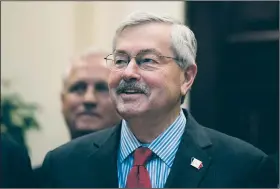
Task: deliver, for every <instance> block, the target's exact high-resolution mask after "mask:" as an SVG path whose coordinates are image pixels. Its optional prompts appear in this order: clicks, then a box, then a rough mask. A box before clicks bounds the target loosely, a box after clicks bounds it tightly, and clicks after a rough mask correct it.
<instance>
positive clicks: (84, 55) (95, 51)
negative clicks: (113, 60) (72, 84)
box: [62, 46, 109, 84]
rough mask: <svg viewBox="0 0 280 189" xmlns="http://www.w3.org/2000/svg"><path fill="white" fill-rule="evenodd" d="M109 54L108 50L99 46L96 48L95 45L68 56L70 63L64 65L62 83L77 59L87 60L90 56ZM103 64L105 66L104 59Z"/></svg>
mask: <svg viewBox="0 0 280 189" xmlns="http://www.w3.org/2000/svg"><path fill="white" fill-rule="evenodd" d="M108 54H109V52H107V51H105V50H104V49H101V48H97V47H95V46H91V47H89V48H87V49H85V50H84V51H82V52H80V53H78V54H77V55H75V56H73V57H71V58H70V63H69V64H68V66H67V67H66V70H65V71H64V73H63V75H62V80H63V84H65V82H66V81H67V79H68V77H69V75H70V73H71V71H72V69H73V67H74V66H75V64H76V63H77V61H78V60H87V59H88V58H90V57H93V56H104V58H105V56H107V55H108ZM104 66H106V61H105V60H104Z"/></svg>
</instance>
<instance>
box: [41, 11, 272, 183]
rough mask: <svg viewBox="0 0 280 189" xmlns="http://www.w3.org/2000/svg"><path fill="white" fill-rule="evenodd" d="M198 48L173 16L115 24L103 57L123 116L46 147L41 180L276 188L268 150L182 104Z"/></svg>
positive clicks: (143, 15) (137, 17)
mask: <svg viewBox="0 0 280 189" xmlns="http://www.w3.org/2000/svg"><path fill="white" fill-rule="evenodd" d="M196 49H197V46H196V39H195V36H194V34H193V32H192V31H191V30H190V29H189V28H188V27H186V26H184V25H183V24H181V23H179V22H177V21H174V20H173V19H171V18H168V17H161V16H157V15H154V14H151V13H134V14H132V15H130V16H129V17H128V18H127V19H126V20H125V21H124V22H123V23H121V25H120V27H119V28H118V30H117V32H116V35H115V38H114V42H113V53H112V54H110V55H108V56H107V57H106V58H105V59H106V60H107V64H108V66H109V67H110V69H111V73H110V76H109V81H108V85H109V89H110V96H111V98H112V100H113V103H114V105H115V107H116V109H117V111H118V113H119V114H120V115H121V116H122V117H123V120H122V122H121V124H118V125H117V126H116V127H113V128H110V129H106V130H103V131H101V132H97V133H94V134H91V135H88V136H86V137H83V138H80V139H78V140H74V141H72V142H71V143H68V144H66V145H64V146H62V147H59V148H58V149H55V150H54V151H52V152H50V153H48V155H47V157H46V159H45V161H44V167H45V170H47V171H46V173H47V178H48V180H47V181H46V185H45V186H48V187H97V188H117V187H120V188H163V187H173V188H189V187H190V188H196V187H205V188H207V187H214V188H218V187H223V188H227V187H230V188H232V187H236V188H237V187H242V188H245V187H276V186H277V181H276V172H275V170H274V165H273V163H272V161H270V160H269V159H268V157H267V155H266V154H264V153H263V152H262V151H260V150H258V149H257V148H255V147H253V146H252V145H250V144H248V143H246V142H244V141H241V140H239V139H236V138H233V137H230V136H227V135H225V134H222V133H219V132H217V131H214V130H211V129H208V128H205V127H203V126H201V125H199V124H198V123H197V122H196V121H195V119H194V118H193V117H192V116H191V114H190V113H189V112H188V111H187V110H184V109H181V107H180V105H181V103H182V99H183V98H184V96H185V95H186V94H187V92H188V91H189V89H190V88H191V86H192V83H193V81H194V78H195V76H196V73H197V66H196V63H195V57H196ZM70 165H76V166H75V169H73V166H72V167H71V169H70V168H69V166H70Z"/></svg>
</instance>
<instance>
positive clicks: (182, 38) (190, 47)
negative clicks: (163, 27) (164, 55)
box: [113, 11, 197, 69]
mask: <svg viewBox="0 0 280 189" xmlns="http://www.w3.org/2000/svg"><path fill="white" fill-rule="evenodd" d="M147 23H166V24H170V25H171V26H172V29H171V50H172V51H173V53H174V55H175V56H176V58H177V59H179V60H180V61H177V64H178V65H179V66H180V67H181V68H182V69H186V68H187V67H188V66H189V65H193V64H195V59H196V51H197V42H196V38H195V35H194V33H193V32H192V31H191V29H190V28H189V27H187V26H186V25H184V24H183V23H181V22H179V21H178V20H175V19H173V18H171V17H169V16H159V15H156V14H153V13H149V12H140V11H137V12H134V13H132V14H130V15H129V16H128V17H127V18H126V19H125V20H124V21H123V22H122V23H121V24H120V26H119V27H118V29H117V31H116V33H115V37H114V41H113V51H115V49H116V39H117V37H118V36H119V35H120V34H121V33H122V32H123V31H124V29H126V28H128V27H133V26H138V25H142V24H147Z"/></svg>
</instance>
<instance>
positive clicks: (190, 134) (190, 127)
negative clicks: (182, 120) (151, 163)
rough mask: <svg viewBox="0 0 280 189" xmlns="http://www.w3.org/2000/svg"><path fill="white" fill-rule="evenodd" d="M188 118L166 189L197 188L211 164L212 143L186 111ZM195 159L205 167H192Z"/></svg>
mask: <svg viewBox="0 0 280 189" xmlns="http://www.w3.org/2000/svg"><path fill="white" fill-rule="evenodd" d="M184 113H185V115H186V118H187V123H186V128H185V132H184V134H183V138H182V141H181V143H180V146H179V149H178V151H177V154H176V157H175V160H174V163H173V166H172V167H171V171H170V173H169V176H168V178H167V181H166V184H165V188H196V187H199V184H200V183H201V181H202V180H203V178H204V176H205V175H206V173H207V169H208V167H209V165H210V163H211V157H210V156H209V155H208V153H207V151H206V149H208V148H209V147H210V146H211V145H212V143H211V141H210V138H209V137H208V136H207V134H206V132H205V131H204V127H202V126H200V125H199V124H198V123H197V122H196V121H195V119H194V118H193V117H192V116H191V114H190V113H189V112H187V111H186V110H184ZM193 158H196V159H198V160H200V161H201V162H202V164H203V167H202V168H200V169H197V168H195V167H193V166H192V165H191V161H192V159H193Z"/></svg>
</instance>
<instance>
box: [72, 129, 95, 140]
mask: <svg viewBox="0 0 280 189" xmlns="http://www.w3.org/2000/svg"><path fill="white" fill-rule="evenodd" d="M93 132H95V130H75V131H73V132H72V133H71V138H72V139H75V138H78V137H81V136H84V135H88V134H90V133H93Z"/></svg>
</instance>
